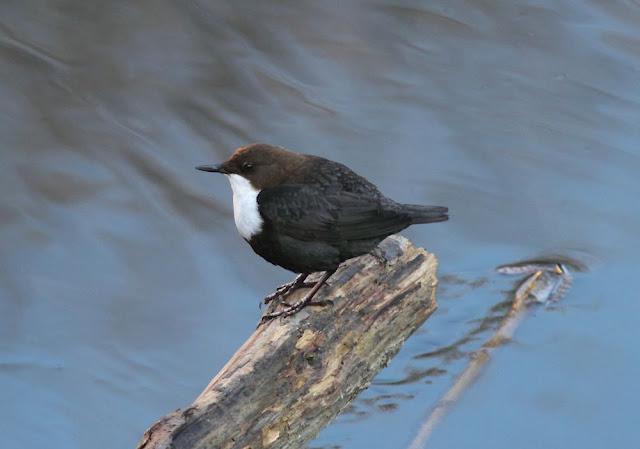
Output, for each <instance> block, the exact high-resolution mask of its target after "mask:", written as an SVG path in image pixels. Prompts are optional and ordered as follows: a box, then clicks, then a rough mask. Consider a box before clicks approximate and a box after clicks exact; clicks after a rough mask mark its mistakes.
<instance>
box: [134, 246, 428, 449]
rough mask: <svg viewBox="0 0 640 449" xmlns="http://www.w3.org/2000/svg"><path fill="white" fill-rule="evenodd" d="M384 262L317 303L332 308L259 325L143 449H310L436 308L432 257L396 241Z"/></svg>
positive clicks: (361, 268)
mask: <svg viewBox="0 0 640 449" xmlns="http://www.w3.org/2000/svg"><path fill="white" fill-rule="evenodd" d="M380 255H381V256H382V257H383V258H384V261H381V260H379V259H377V258H375V257H373V256H370V255H366V256H362V257H359V258H357V259H352V260H350V261H348V262H346V263H345V264H343V266H342V267H341V268H340V269H339V270H338V271H337V272H336V273H335V274H334V275H333V276H332V277H331V278H330V279H329V284H328V285H326V286H324V287H323V288H322V289H321V290H320V292H319V293H318V295H317V296H316V301H319V302H326V303H330V305H324V306H308V307H307V308H305V309H303V310H302V311H300V312H298V313H297V314H296V315H294V316H292V317H287V318H278V319H275V320H272V321H269V322H267V323H265V324H262V325H259V326H258V328H257V329H256V331H255V332H254V333H253V335H251V337H249V339H248V340H247V341H246V342H245V343H244V344H243V345H242V347H241V348H240V349H239V350H238V351H237V352H236V353H235V355H234V356H233V357H232V358H231V360H229V362H227V364H226V365H225V366H224V367H223V368H222V370H221V371H220V372H219V373H218V374H217V375H216V376H215V377H214V378H213V380H211V382H210V383H209V385H208V386H207V387H206V388H205V389H204V391H203V392H202V393H201V394H200V396H198V397H197V398H196V400H195V401H194V402H193V403H192V404H191V405H190V406H189V407H187V408H185V409H178V410H176V411H175V412H173V413H171V414H169V415H167V416H165V417H164V418H162V419H160V420H159V421H158V422H156V423H155V424H154V425H153V426H151V427H150V428H149V429H148V430H147V431H146V432H145V434H144V436H143V437H142V439H141V440H140V442H139V443H138V449H169V448H171V449H204V448H210V449H214V448H215V449H262V448H269V449H284V448H287V449H291V448H301V447H303V446H304V444H305V443H306V442H308V441H309V440H311V439H312V438H314V437H315V436H316V435H317V434H318V432H319V431H320V430H321V429H322V428H323V427H325V426H326V425H327V424H328V423H329V422H330V421H331V420H332V419H333V418H334V417H335V416H336V415H337V414H338V413H339V412H340V411H341V410H343V409H344V408H345V407H346V406H347V405H348V404H349V403H350V402H351V401H352V400H353V399H354V398H355V397H356V395H357V394H358V393H359V392H360V391H362V390H363V389H364V388H366V387H367V386H368V385H369V383H370V382H371V380H372V379H373V377H374V376H375V375H376V373H378V372H379V371H380V370H381V369H382V368H383V367H384V366H386V364H387V362H388V361H389V359H390V358H391V357H393V355H395V354H396V353H397V352H398V350H399V349H400V347H401V345H402V343H403V342H404V341H405V340H406V339H407V338H408V337H409V335H411V333H412V332H413V331H415V330H416V329H417V328H418V327H419V326H420V325H421V324H422V323H423V322H424V321H425V320H426V319H427V318H428V317H429V315H431V313H433V311H434V310H435V309H436V301H435V290H436V285H437V278H436V268H437V260H436V257H435V256H434V255H433V254H430V253H427V252H426V251H425V250H423V249H421V248H416V247H415V246H413V245H412V244H411V243H410V242H409V241H408V240H407V239H405V238H403V237H400V236H391V237H389V238H387V239H386V240H384V241H383V242H382V243H381V245H380ZM305 291H306V290H300V291H297V292H294V293H293V294H291V295H290V297H289V298H288V299H287V300H288V301H294V300H296V299H298V298H300V297H301V295H303V294H304V293H305ZM277 306H278V305H275V304H274V305H272V306H271V307H277ZM271 307H270V308H269V309H267V310H266V311H265V313H267V312H270V311H272V310H271Z"/></svg>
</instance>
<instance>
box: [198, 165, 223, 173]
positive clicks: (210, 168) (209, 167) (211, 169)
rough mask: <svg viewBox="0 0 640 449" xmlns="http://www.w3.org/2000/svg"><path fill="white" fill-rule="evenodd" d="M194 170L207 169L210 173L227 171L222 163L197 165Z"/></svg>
mask: <svg viewBox="0 0 640 449" xmlns="http://www.w3.org/2000/svg"><path fill="white" fill-rule="evenodd" d="M196 170H200V171H208V172H211V173H226V172H227V171H226V170H225V169H224V167H223V164H217V165H198V166H197V167H196Z"/></svg>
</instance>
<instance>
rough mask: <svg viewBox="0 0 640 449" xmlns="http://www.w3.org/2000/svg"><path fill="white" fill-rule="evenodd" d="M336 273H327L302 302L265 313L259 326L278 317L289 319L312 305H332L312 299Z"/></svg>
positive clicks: (302, 279) (333, 271)
mask: <svg viewBox="0 0 640 449" xmlns="http://www.w3.org/2000/svg"><path fill="white" fill-rule="evenodd" d="M335 272H336V270H332V271H327V272H325V274H324V275H323V276H322V277H321V278H320V280H319V281H318V282H316V283H315V284H314V285H313V288H312V289H311V291H309V293H307V294H306V295H304V297H303V298H302V299H301V300H300V301H297V302H294V303H293V304H291V305H287V306H286V307H285V308H283V309H282V310H279V311H277V312H271V313H265V314H264V315H262V318H261V319H260V323H259V324H258V326H260V324H262V323H265V322H267V321H270V320H272V319H274V318H277V317H287V316H291V315H294V314H296V313H298V312H299V311H300V310H302V309H303V308H305V307H306V306H308V305H312V304H313V305H316V304H318V305H325V304H327V303H329V304H330V303H331V301H318V302H317V303H316V302H312V299H313V297H314V296H315V294H316V293H317V292H318V290H320V287H322V285H323V284H324V283H325V282H326V281H327V279H329V277H330V276H331V275H332V274H333V273H335ZM298 279H300V276H298V278H297V279H296V281H297V280H298ZM304 279H305V278H304V277H303V278H301V280H300V282H304Z"/></svg>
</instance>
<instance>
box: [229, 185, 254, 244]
mask: <svg viewBox="0 0 640 449" xmlns="http://www.w3.org/2000/svg"><path fill="white" fill-rule="evenodd" d="M226 176H227V178H229V183H230V184H231V190H233V219H234V220H235V222H236V228H237V229H238V232H239V233H240V235H241V236H242V237H244V238H245V239H246V240H251V237H252V236H254V235H255V234H257V233H258V232H260V230H261V229H262V217H261V216H260V212H258V194H259V193H260V191H259V190H257V189H255V188H254V187H253V186H252V185H251V183H250V182H249V181H248V180H247V179H246V178H243V177H242V176H240V175H226Z"/></svg>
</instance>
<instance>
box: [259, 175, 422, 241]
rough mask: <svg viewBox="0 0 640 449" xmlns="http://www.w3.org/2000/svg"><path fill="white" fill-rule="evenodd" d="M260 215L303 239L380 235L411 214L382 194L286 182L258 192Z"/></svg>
mask: <svg viewBox="0 0 640 449" xmlns="http://www.w3.org/2000/svg"><path fill="white" fill-rule="evenodd" d="M258 207H259V210H260V213H261V215H262V217H263V218H264V219H265V220H266V221H267V222H268V223H269V224H270V225H271V226H272V227H273V229H274V230H275V231H276V232H279V233H283V234H285V235H288V236H289V237H293V238H296V239H298V240H303V241H313V240H322V241H325V242H327V243H338V242H341V241H345V240H360V239H371V238H383V237H386V236H387V235H390V234H393V233H395V232H398V231H400V230H402V229H404V228H406V227H407V226H408V225H409V224H411V218H410V217H409V216H408V214H406V213H403V212H402V211H401V210H400V208H399V207H398V206H397V205H396V204H395V203H393V202H391V201H390V200H386V199H385V198H384V197H379V198H370V197H367V196H363V195H358V194H355V193H352V192H347V191H344V190H340V189H334V190H331V189H329V190H327V189H321V188H319V187H316V186H313V185H302V184H289V185H281V186H278V187H274V188H268V189H264V190H262V191H261V192H260V194H259V195H258Z"/></svg>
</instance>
